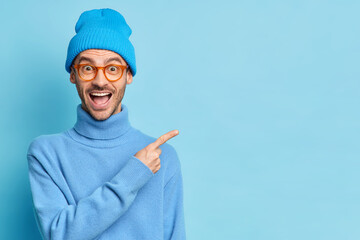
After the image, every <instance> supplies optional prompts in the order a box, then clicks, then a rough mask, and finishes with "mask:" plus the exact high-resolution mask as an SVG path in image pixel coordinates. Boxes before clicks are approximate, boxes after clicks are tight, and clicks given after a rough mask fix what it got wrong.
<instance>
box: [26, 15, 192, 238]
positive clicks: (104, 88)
mask: <svg viewBox="0 0 360 240" xmlns="http://www.w3.org/2000/svg"><path fill="white" fill-rule="evenodd" d="M75 30H76V35H75V36H74V37H73V38H72V39H71V41H70V43H69V47H68V53H67V60H66V64H65V68H66V70H67V71H68V72H69V73H70V81H71V83H73V84H75V85H76V88H77V91H78V94H79V97H80V99H81V104H79V105H78V106H77V109H76V110H77V111H76V112H77V121H76V123H75V125H74V127H73V128H71V129H68V130H66V131H64V132H61V133H58V134H51V135H42V136H39V137H37V138H35V139H34V140H33V141H32V142H31V144H30V146H29V148H28V152H27V159H28V166H29V179H30V186H31V192H32V197H33V204H34V209H35V216H36V221H37V224H38V227H39V229H40V232H41V235H42V237H43V238H44V239H65V240H72V239H101V240H105V239H111V240H115V239H121V240H123V239H124V240H125V239H126V240H131V239H139V240H144V239H154V240H155V239H156V240H158V239H185V221H184V211H183V182H182V173H181V165H180V161H179V159H178V156H177V153H176V151H175V149H174V148H173V147H172V146H171V145H169V144H168V143H166V141H167V140H169V139H170V138H172V137H174V136H176V135H177V134H178V130H173V131H170V132H168V133H166V134H164V135H162V136H161V137H160V138H158V139H156V138H153V137H150V136H148V135H145V134H144V133H142V132H141V131H139V130H137V129H135V128H134V127H132V126H131V125H130V122H129V119H128V108H127V107H126V105H125V104H123V103H121V101H122V99H123V96H124V92H125V87H126V85H127V84H130V83H131V82H132V79H133V76H135V74H136V66H135V54H134V48H133V46H132V44H131V43H130V41H129V36H130V35H131V32H132V31H131V29H130V27H129V26H128V25H127V23H126V21H125V19H124V18H123V16H122V15H121V14H120V13H118V12H117V11H115V10H112V9H95V10H90V11H85V12H83V13H82V14H81V16H80V18H79V20H78V22H77V24H76V27H75Z"/></svg>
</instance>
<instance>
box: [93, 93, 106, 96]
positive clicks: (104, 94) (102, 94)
mask: <svg viewBox="0 0 360 240" xmlns="http://www.w3.org/2000/svg"><path fill="white" fill-rule="evenodd" d="M90 94H91V95H93V96H106V95H109V94H110V93H90Z"/></svg>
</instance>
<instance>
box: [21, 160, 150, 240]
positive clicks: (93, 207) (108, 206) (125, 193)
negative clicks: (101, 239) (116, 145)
mask: <svg viewBox="0 0 360 240" xmlns="http://www.w3.org/2000/svg"><path fill="white" fill-rule="evenodd" d="M27 158H28V167H29V180H30V186H31V192H32V197H33V204H34V207H35V214H36V218H37V222H38V225H39V227H40V231H41V235H42V237H43V238H44V239H59V240H60V239H61V240H63V239H94V238H96V237H97V236H98V235H100V234H101V233H103V232H104V231H105V230H106V229H107V228H109V227H110V226H111V225H112V224H113V223H114V222H115V221H116V220H117V219H118V218H119V217H120V216H121V215H123V214H124V213H125V212H126V211H127V209H128V208H129V206H130V205H131V204H132V202H133V201H134V199H135V197H136V195H137V192H138V190H139V189H140V188H141V187H142V186H143V185H145V183H146V182H148V181H149V180H150V178H151V177H152V176H154V173H153V172H152V171H151V170H150V169H149V168H148V167H147V166H146V165H145V164H144V163H142V162H141V161H140V160H139V159H138V158H136V157H135V156H131V157H130V159H129V161H128V162H127V164H126V165H125V166H124V168H122V169H121V170H120V172H119V173H118V174H117V175H115V176H114V177H113V179H112V180H111V181H109V182H106V183H104V184H103V185H102V186H100V187H98V188H97V189H95V190H94V191H93V192H92V194H90V195H89V196H87V197H84V198H82V199H80V200H79V201H78V202H77V204H76V205H70V204H68V202H67V200H66V198H65V196H64V194H63V193H62V191H61V189H59V187H58V185H57V184H56V183H55V182H54V181H53V179H52V177H51V176H50V175H49V174H48V172H47V169H46V168H45V167H44V166H43V165H42V164H41V161H39V159H37V157H36V156H35V155H34V154H28V155H27Z"/></svg>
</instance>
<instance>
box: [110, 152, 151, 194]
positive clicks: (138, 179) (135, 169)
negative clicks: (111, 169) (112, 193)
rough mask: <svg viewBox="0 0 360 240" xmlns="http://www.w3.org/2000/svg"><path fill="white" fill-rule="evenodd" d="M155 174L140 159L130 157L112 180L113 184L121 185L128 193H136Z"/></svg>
mask: <svg viewBox="0 0 360 240" xmlns="http://www.w3.org/2000/svg"><path fill="white" fill-rule="evenodd" d="M154 175H155V174H154V173H153V172H152V171H151V169H150V168H149V167H148V166H146V165H145V164H144V163H143V162H142V161H140V159H138V158H136V157H135V156H131V157H130V159H129V161H128V162H127V163H126V165H125V166H124V167H123V168H122V169H121V170H120V171H119V173H118V174H116V175H115V177H114V178H113V181H114V183H116V184H117V183H121V185H123V186H126V187H127V188H128V190H129V191H131V192H136V191H138V190H139V189H140V188H141V187H143V186H144V185H145V183H147V182H148V181H149V180H150V178H151V177H153V176H154Z"/></svg>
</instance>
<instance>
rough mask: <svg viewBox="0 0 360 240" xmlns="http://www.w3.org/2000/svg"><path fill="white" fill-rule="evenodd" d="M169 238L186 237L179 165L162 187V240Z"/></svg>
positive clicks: (178, 238)
mask: <svg viewBox="0 0 360 240" xmlns="http://www.w3.org/2000/svg"><path fill="white" fill-rule="evenodd" d="M170 239H171V240H185V239H186V233H185V220H184V207H183V180H182V174H181V167H180V166H178V168H177V170H176V172H175V174H174V175H173V176H172V177H171V178H170V180H169V181H168V182H167V183H166V185H165V187H164V240H170Z"/></svg>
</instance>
